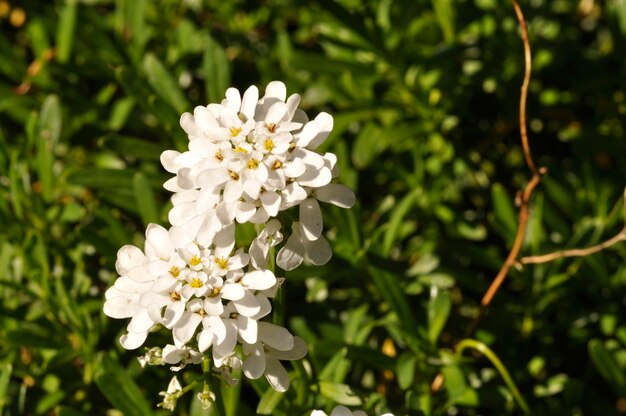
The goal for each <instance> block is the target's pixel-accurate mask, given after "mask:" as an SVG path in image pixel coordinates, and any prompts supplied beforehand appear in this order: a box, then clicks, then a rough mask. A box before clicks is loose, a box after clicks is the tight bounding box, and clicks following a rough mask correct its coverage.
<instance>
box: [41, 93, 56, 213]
mask: <svg viewBox="0 0 626 416" xmlns="http://www.w3.org/2000/svg"><path fill="white" fill-rule="evenodd" d="M61 124H62V120H61V104H60V102H59V99H58V97H57V96H56V95H48V96H47V97H46V99H45V100H44V102H43V104H42V106H41V112H40V115H39V125H38V134H37V137H36V141H37V143H36V148H37V173H38V176H39V180H40V182H41V185H42V189H43V196H44V199H45V200H46V201H50V200H51V198H52V194H53V191H54V180H55V177H54V173H53V171H52V168H53V164H54V157H55V154H54V153H55V147H56V144H57V142H58V140H59V136H60V135H61Z"/></svg>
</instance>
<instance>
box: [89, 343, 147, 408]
mask: <svg viewBox="0 0 626 416" xmlns="http://www.w3.org/2000/svg"><path fill="white" fill-rule="evenodd" d="M95 380H96V384H97V385H98V388H99V389H100V391H101V392H102V394H103V395H104V396H105V397H106V398H107V400H108V401H109V403H111V404H112V405H113V406H115V408H117V409H118V410H120V411H121V412H122V413H123V414H124V415H126V416H146V415H150V414H152V409H151V407H150V405H149V403H148V402H147V401H146V399H145V398H144V397H143V393H142V392H141V390H140V389H139V387H138V386H137V384H135V382H134V381H133V379H132V378H130V376H129V375H128V373H127V372H126V371H125V370H124V369H123V368H122V367H121V366H120V364H119V362H118V361H117V360H115V359H113V358H112V357H110V356H109V355H100V356H99V357H98V361H97V362H96V369H95Z"/></svg>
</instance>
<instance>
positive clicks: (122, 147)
mask: <svg viewBox="0 0 626 416" xmlns="http://www.w3.org/2000/svg"><path fill="white" fill-rule="evenodd" d="M102 145H103V146H104V147H105V148H106V149H111V150H115V151H116V152H118V153H119V154H122V155H125V156H131V157H135V158H137V159H140V160H151V161H158V160H159V157H160V155H161V153H163V146H161V145H159V144H157V143H153V142H149V141H147V140H145V139H139V138H136V137H130V136H118V135H109V136H106V137H104V138H103V139H102Z"/></svg>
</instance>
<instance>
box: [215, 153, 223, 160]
mask: <svg viewBox="0 0 626 416" xmlns="http://www.w3.org/2000/svg"><path fill="white" fill-rule="evenodd" d="M215 158H216V159H217V160H219V161H222V160H224V155H222V151H221V150H218V151H217V152H215Z"/></svg>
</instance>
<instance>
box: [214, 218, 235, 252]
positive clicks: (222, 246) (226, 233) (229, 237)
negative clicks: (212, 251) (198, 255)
mask: <svg viewBox="0 0 626 416" xmlns="http://www.w3.org/2000/svg"><path fill="white" fill-rule="evenodd" d="M213 244H214V245H215V247H216V249H217V251H216V255H218V257H219V256H222V255H226V256H228V255H229V254H230V252H231V251H232V250H233V248H234V247H235V224H231V225H227V226H225V227H224V228H223V229H222V230H221V231H220V232H219V233H217V234H216V235H215V240H214V241H213ZM222 253H223V254H222Z"/></svg>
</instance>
